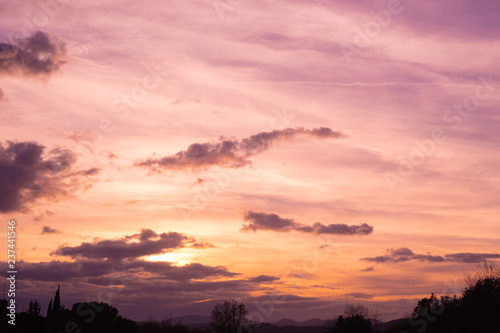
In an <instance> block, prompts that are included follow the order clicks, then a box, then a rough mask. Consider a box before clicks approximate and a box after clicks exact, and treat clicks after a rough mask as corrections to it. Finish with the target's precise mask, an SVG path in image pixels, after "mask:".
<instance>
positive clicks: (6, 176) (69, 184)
mask: <svg viewBox="0 0 500 333" xmlns="http://www.w3.org/2000/svg"><path fill="white" fill-rule="evenodd" d="M44 150H45V147H44V146H42V145H40V144H38V143H36V142H12V141H7V143H6V144H3V145H2V144H1V143H0V212H3V213H7V212H12V211H29V209H28V206H30V205H31V204H33V203H35V202H36V201H38V200H40V199H49V200H57V199H59V198H61V197H67V196H71V195H72V194H73V193H74V192H75V191H78V190H80V189H88V188H90V187H91V186H92V184H93V183H94V182H95V181H96V179H95V176H97V175H98V174H99V172H100V170H99V169H97V168H90V169H87V170H73V165H74V164H75V162H76V155H75V154H74V153H73V152H71V151H69V150H65V149H59V148H55V149H52V150H50V151H49V152H48V153H47V154H44Z"/></svg>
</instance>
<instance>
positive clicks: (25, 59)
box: [0, 31, 67, 78]
mask: <svg viewBox="0 0 500 333" xmlns="http://www.w3.org/2000/svg"><path fill="white" fill-rule="evenodd" d="M66 62H67V61H66V44H65V43H64V42H61V41H57V40H54V38H52V39H51V38H50V37H49V35H47V34H46V33H44V32H41V31H36V32H34V33H33V35H31V36H30V37H27V38H23V39H18V40H16V43H15V44H10V43H0V76H1V75H24V76H30V77H43V78H46V77H49V76H51V75H53V74H54V73H57V72H58V71H59V70H60V68H61V66H63V65H64V64H65V63H66Z"/></svg>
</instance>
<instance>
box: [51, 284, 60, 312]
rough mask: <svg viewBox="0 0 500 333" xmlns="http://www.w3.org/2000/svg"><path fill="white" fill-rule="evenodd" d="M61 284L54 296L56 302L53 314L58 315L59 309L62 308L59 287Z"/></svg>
mask: <svg viewBox="0 0 500 333" xmlns="http://www.w3.org/2000/svg"><path fill="white" fill-rule="evenodd" d="M60 287H61V285H58V286H57V291H56V296H55V297H54V304H53V306H52V316H53V317H57V316H58V314H59V310H61V298H60V296H59V289H60Z"/></svg>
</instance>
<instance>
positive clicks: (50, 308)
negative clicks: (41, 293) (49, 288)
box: [47, 298, 52, 318]
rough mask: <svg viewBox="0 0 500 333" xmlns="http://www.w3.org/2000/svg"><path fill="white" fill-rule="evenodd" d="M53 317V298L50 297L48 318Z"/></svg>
mask: <svg viewBox="0 0 500 333" xmlns="http://www.w3.org/2000/svg"><path fill="white" fill-rule="evenodd" d="M51 317H52V298H51V299H50V302H49V307H48V308H47V318H51Z"/></svg>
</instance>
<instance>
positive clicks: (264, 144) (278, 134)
mask: <svg viewBox="0 0 500 333" xmlns="http://www.w3.org/2000/svg"><path fill="white" fill-rule="evenodd" d="M297 135H308V136H311V137H314V138H318V139H324V138H334V139H340V138H345V137H346V135H345V134H344V133H342V132H337V131H333V130H331V129H330V128H326V127H321V128H314V129H311V130H308V129H304V128H303V127H297V128H287V129H284V130H274V131H271V132H260V133H258V134H255V135H252V136H250V137H248V138H244V139H242V140H237V139H228V138H225V137H220V138H219V141H218V142H206V143H193V144H191V145H190V146H189V147H188V148H187V150H182V151H179V152H178V153H176V154H175V155H170V156H165V157H162V158H159V159H153V158H148V159H147V160H146V161H143V162H138V163H136V165H137V166H141V167H149V168H152V169H154V170H155V169H157V168H159V169H166V170H179V169H192V170H198V169H206V168H209V167H212V166H219V167H225V168H243V167H245V166H248V165H251V164H252V161H251V160H250V157H252V156H254V155H257V154H259V153H261V152H263V151H265V150H268V149H269V148H270V147H271V145H272V144H273V143H275V142H276V141H280V140H286V139H288V140H291V139H293V138H294V137H296V136H297Z"/></svg>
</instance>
